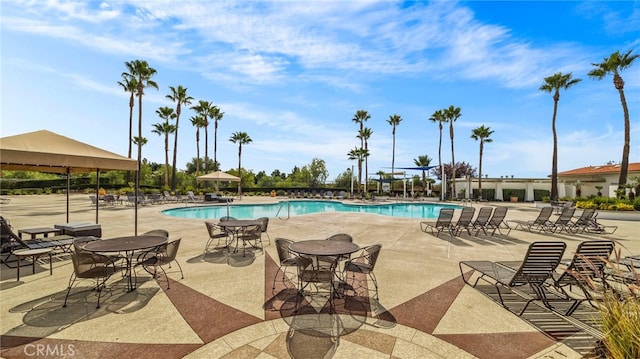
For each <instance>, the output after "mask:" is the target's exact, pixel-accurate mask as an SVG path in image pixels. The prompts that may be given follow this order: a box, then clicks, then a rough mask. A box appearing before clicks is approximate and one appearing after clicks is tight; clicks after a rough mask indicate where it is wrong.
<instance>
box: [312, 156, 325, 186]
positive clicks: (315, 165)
mask: <svg viewBox="0 0 640 359" xmlns="http://www.w3.org/2000/svg"><path fill="white" fill-rule="evenodd" d="M309 172H310V173H311V183H310V184H309V185H310V186H311V187H318V186H319V185H320V184H324V182H325V181H326V180H327V177H329V171H327V164H326V162H325V161H324V160H321V159H319V158H314V159H312V160H311V163H310V164H309Z"/></svg>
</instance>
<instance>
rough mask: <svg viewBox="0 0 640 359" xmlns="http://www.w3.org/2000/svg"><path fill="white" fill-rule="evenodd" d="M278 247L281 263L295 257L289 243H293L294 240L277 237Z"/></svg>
mask: <svg viewBox="0 0 640 359" xmlns="http://www.w3.org/2000/svg"><path fill="white" fill-rule="evenodd" d="M275 242H276V249H277V250H278V259H279V260H280V264H282V263H283V262H284V261H285V260H287V259H291V258H293V254H292V253H291V251H290V250H289V245H290V244H291V243H293V241H292V240H290V239H286V238H276V240H275Z"/></svg>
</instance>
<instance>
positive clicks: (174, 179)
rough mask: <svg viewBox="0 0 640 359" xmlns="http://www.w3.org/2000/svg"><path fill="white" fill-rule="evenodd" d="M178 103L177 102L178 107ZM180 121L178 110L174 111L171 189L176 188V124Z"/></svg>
mask: <svg viewBox="0 0 640 359" xmlns="http://www.w3.org/2000/svg"><path fill="white" fill-rule="evenodd" d="M179 108H180V105H179V104H178V109H179ZM179 123H180V111H179V110H178V111H176V132H175V137H174V140H173V168H172V169H171V190H172V191H175V190H176V162H177V161H178V125H179Z"/></svg>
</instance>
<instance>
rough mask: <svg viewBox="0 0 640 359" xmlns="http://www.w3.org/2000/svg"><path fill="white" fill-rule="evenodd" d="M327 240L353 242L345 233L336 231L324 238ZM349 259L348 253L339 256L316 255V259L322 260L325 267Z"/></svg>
mask: <svg viewBox="0 0 640 359" xmlns="http://www.w3.org/2000/svg"><path fill="white" fill-rule="evenodd" d="M326 240H328V241H342V242H350V243H351V242H353V237H351V236H350V235H349V234H346V233H337V234H334V235H331V236H329V237H327V238H326ZM347 259H349V256H348V255H339V256H322V257H318V261H320V262H323V264H324V266H325V267H328V268H330V267H333V266H335V265H337V264H338V262H339V261H341V260H347Z"/></svg>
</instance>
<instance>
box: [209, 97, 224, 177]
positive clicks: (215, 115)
mask: <svg viewBox="0 0 640 359" xmlns="http://www.w3.org/2000/svg"><path fill="white" fill-rule="evenodd" d="M210 116H211V118H212V119H213V120H214V121H213V129H214V132H213V165H214V166H215V168H214V170H216V171H217V170H219V169H220V168H218V166H219V163H218V158H217V156H216V155H217V152H218V122H220V120H222V117H224V112H222V111H220V108H218V107H217V106H213V108H212V109H211V113H210Z"/></svg>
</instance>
